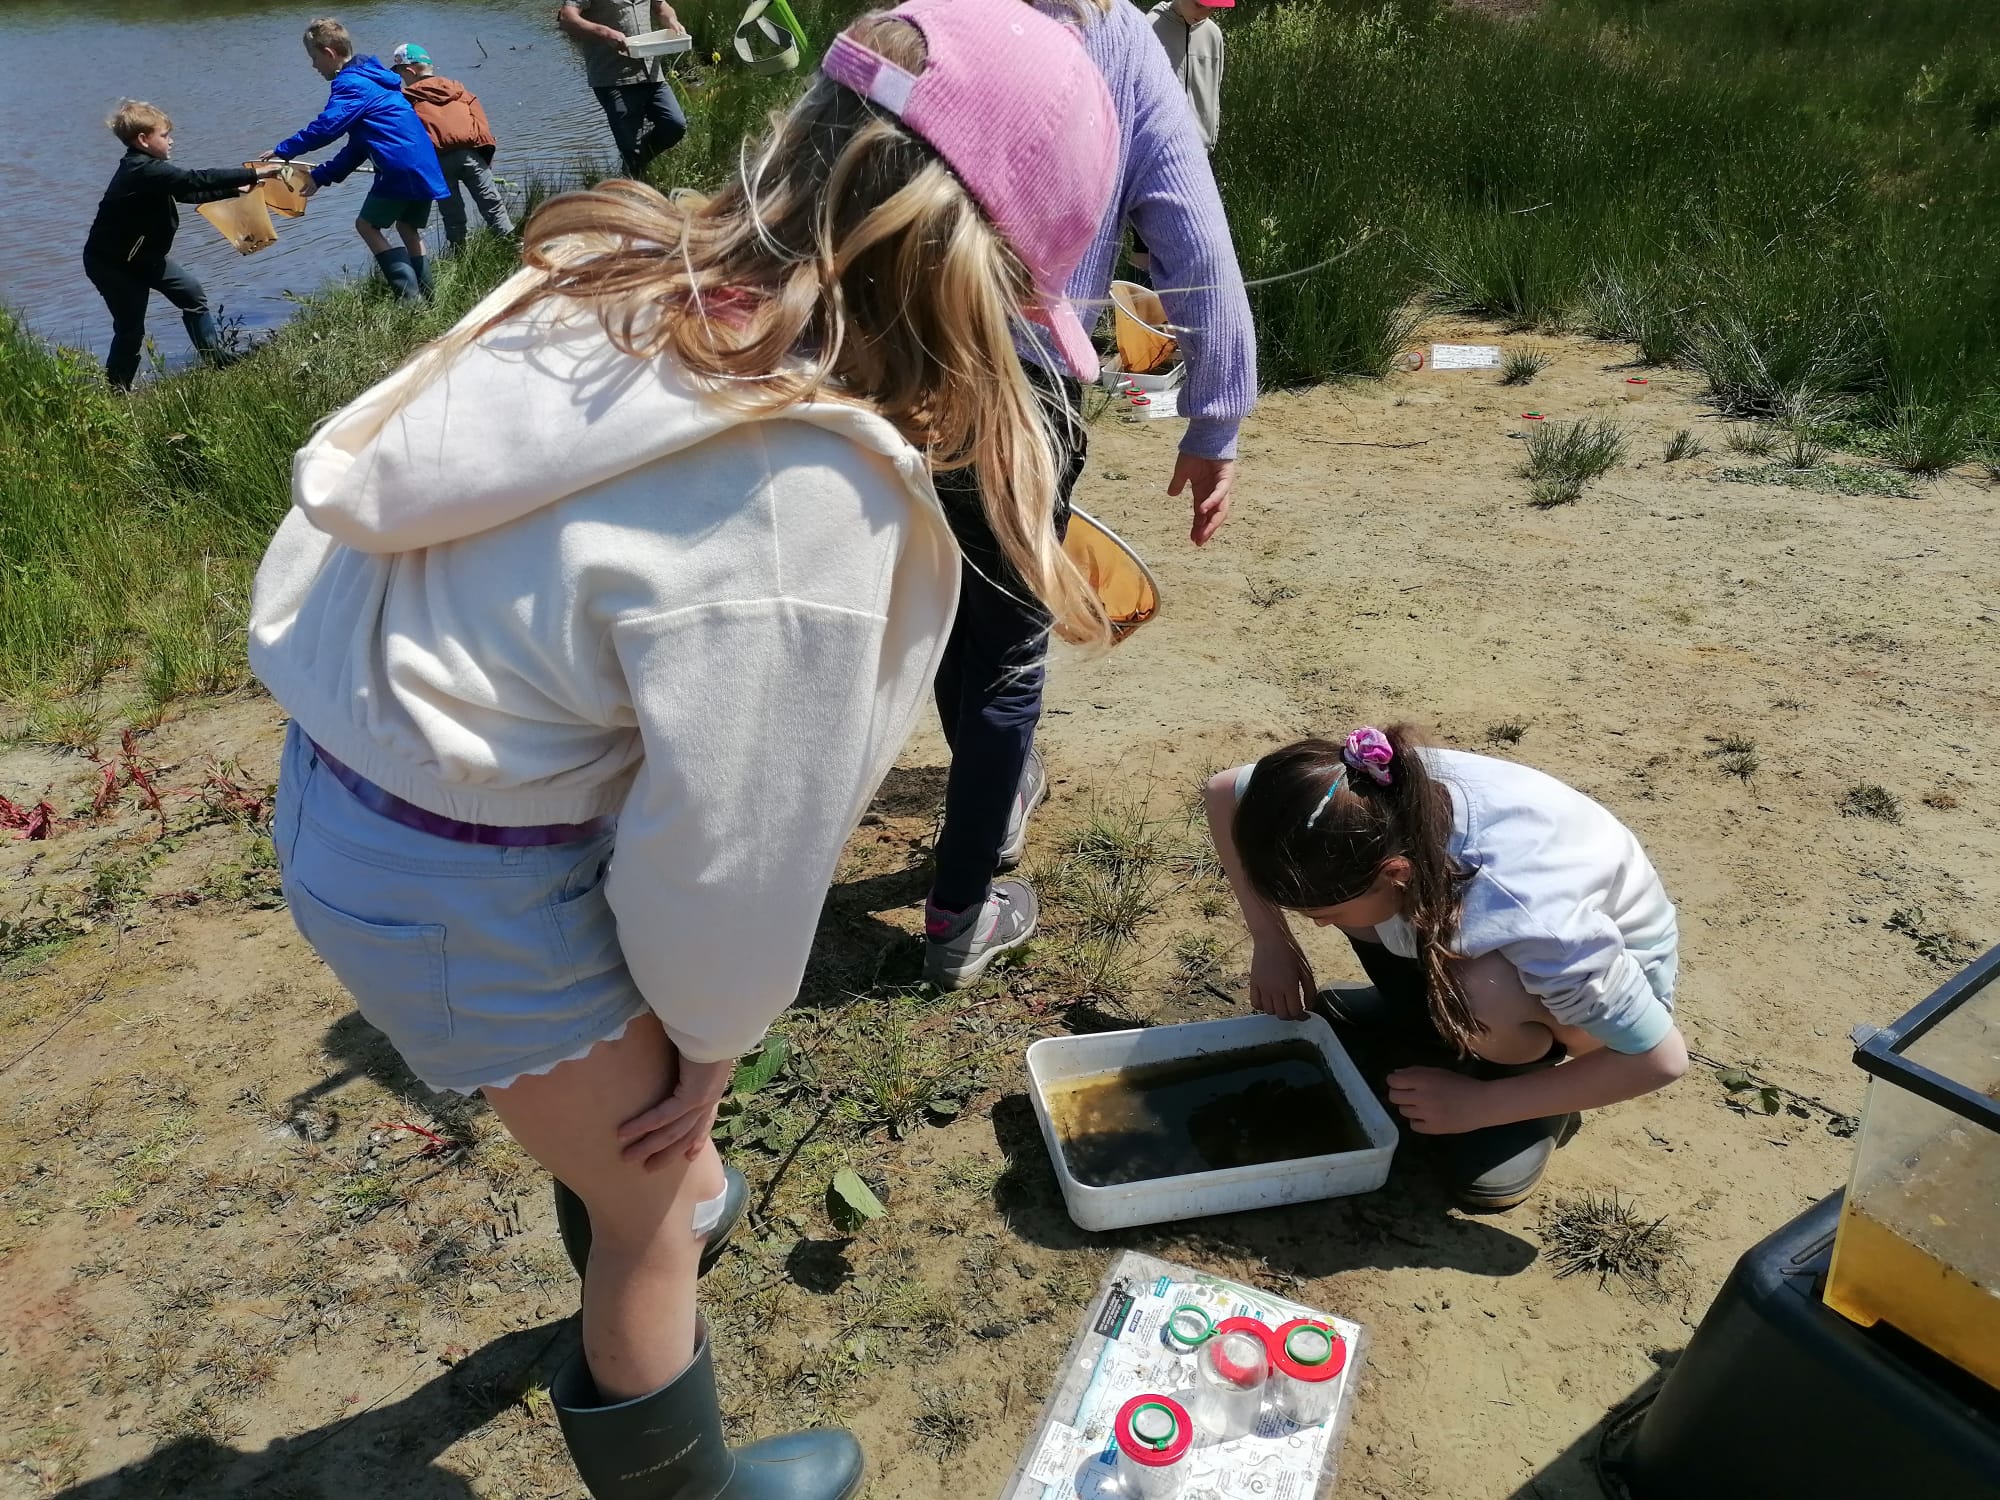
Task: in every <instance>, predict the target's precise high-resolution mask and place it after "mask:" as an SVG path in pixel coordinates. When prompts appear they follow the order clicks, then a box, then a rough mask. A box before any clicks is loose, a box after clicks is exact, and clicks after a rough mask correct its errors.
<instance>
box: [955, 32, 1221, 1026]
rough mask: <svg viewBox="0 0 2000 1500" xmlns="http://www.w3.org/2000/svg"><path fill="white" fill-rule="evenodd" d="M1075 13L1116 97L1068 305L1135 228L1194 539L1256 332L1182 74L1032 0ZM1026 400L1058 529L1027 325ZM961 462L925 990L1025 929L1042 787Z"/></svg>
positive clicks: (1017, 941) (1209, 519)
mask: <svg viewBox="0 0 2000 1500" xmlns="http://www.w3.org/2000/svg"><path fill="white" fill-rule="evenodd" d="M1034 3H1035V5H1036V6H1038V7H1039V6H1043V5H1046V6H1048V7H1049V9H1050V12H1051V13H1052V14H1054V13H1056V12H1057V10H1058V9H1060V11H1061V14H1062V15H1064V16H1065V17H1073V18H1075V20H1076V22H1077V24H1080V25H1081V27H1082V35H1083V48H1084V51H1085V52H1087V53H1089V55H1090V58H1091V61H1092V62H1094V63H1096V64H1097V68H1098V71H1099V72H1101V73H1102V74H1103V75H1104V77H1105V79H1106V81H1107V82H1108V83H1109V84H1110V87H1111V96H1112V99H1113V101H1114V102H1115V104H1116V105H1117V109H1118V127H1119V135H1120V140H1121V144H1120V148H1119V165H1118V175H1119V185H1118V190H1117V192H1116V193H1115V194H1114V196H1113V199H1112V207H1111V212H1110V213H1108V214H1107V215H1106V216H1105V219H1104V221H1103V223H1101V224H1100V225H1099V226H1098V232H1097V237H1096V239H1095V240H1093V241H1092V242H1091V246H1090V249H1089V250H1088V251H1087V252H1086V253H1085V255H1084V257H1083V260H1082V262H1081V263H1080V264H1079V265H1078V266H1077V268H1076V271H1075V273H1074V275H1073V276H1072V277H1071V279H1070V283H1069V300H1070V301H1071V302H1072V303H1074V304H1076V305H1077V306H1079V307H1087V308H1102V307H1104V306H1106V305H1107V301H1108V293H1109V289H1110V285H1111V266H1112V261H1113V258H1114V257H1115V255H1116V254H1117V249H1118V243H1119V240H1120V238H1121V237H1122V235H1123V232H1124V229H1125V226H1126V225H1128V224H1129V225H1131V226H1132V227H1134V228H1136V229H1143V230H1144V231H1145V235H1146V238H1147V239H1148V240H1149V241H1150V242H1151V243H1152V245H1153V247H1154V250H1155V252H1156V258H1157V262H1158V265H1159V267H1160V268H1161V269H1162V271H1163V275H1164V279H1163V281H1162V290H1161V293H1160V296H1161V300H1162V301H1163V302H1164V303H1165V304H1166V309H1167V315H1168V321H1169V322H1170V323H1172V324H1173V326H1174V327H1175V328H1176V329H1177V330H1179V337H1180V342H1181V347H1182V350H1183V351H1184V353H1185V355H1186V361H1187V382H1186V384H1185V385H1184V386H1183V387H1182V388H1181V390H1180V391H1179V393H1178V395H1179V402H1180V411H1181V414H1182V415H1183V416H1185V417H1187V418H1188V423H1187V430H1186V431H1185V432H1184V433H1183V434H1182V436H1181V441H1180V452H1179V455H1178V457H1177V458H1176V459H1175V462H1174V468H1173V474H1172V477H1171V478H1170V479H1169V480H1168V482H1167V484H1166V486H1165V488H1166V492H1167V493H1168V494H1169V495H1176V496H1178V495H1182V494H1186V495H1187V496H1188V498H1189V500H1190V502H1191V509H1192V525H1191V526H1190V527H1189V530H1188V540H1189V541H1191V542H1193V543H1194V544H1195V545H1196V546H1197V547H1199V546H1204V545H1206V544H1207V542H1208V541H1209V539H1210V538H1211V537H1213V536H1214V535H1215V533H1216V531H1217V530H1218V529H1219V528H1220V527H1221V526H1222V524H1223V522H1224V521H1225V520H1226V519H1227V518H1228V515H1229V505H1230V495H1231V491H1232V489H1233V487H1234V485H1235V482H1236V431H1237V428H1238V426H1239V425H1240V424H1241V423H1242V420H1243V418H1244V417H1245V416H1246V415H1247V414H1248V413H1249V411H1250V408H1251V405H1252V404H1253V403H1254V402H1255V401H1256V398H1257V344H1256V332H1255V329H1254V327H1253V326H1252V324H1251V321H1250V299H1249V297H1248V296H1247V295H1246V294H1245V292H1244V289H1243V274H1242V272H1241V271H1240V270H1238V269H1237V265H1236V251H1235V248H1234V247H1233V246H1232V245H1231V243H1230V239H1229V220H1228V217H1227V216H1226V215H1225V214H1224V212H1223V208H1222V198H1221V195H1220V194H1219V193H1218V192H1217V191H1216V186H1215V175H1214V173H1213V171H1212V170H1211V169H1210V167H1209V162H1208V152H1207V150H1206V149H1205V148H1204V146H1203V144H1202V139H1201V134H1200V131H1199V129H1198V127H1197V124H1196V121H1195V117H1194V114H1193V112H1192V111H1191V110H1189V108H1188V105H1187V98H1186V94H1185V93H1184V91H1183V90H1182V88H1181V84H1180V80H1179V79H1177V78H1176V77H1175V76H1174V73H1173V70H1172V68H1170V67H1169V66H1168V64H1167V55H1166V53H1165V52H1164V51H1162V50H1161V47H1160V44H1159V42H1158V40H1157V39H1156V38H1155V37H1154V35H1153V33H1152V29H1151V27H1149V26H1148V25H1147V23H1146V17H1145V15H1144V14H1143V13H1142V12H1141V11H1140V10H1139V9H1138V7H1137V6H1134V5H1129V4H1127V3H1126V0H1075V4H1074V5H1073V6H1070V5H1064V4H1062V0H1034ZM1020 352H1021V353H1022V355H1023V356H1024V359H1025V361H1026V363H1027V366H1028V369H1029V376H1030V379H1031V380H1033V382H1034V384H1035V386H1036V389H1037V394H1038V397H1039V399H1040V401H1041V403H1042V407H1043V413H1044V423H1045V426H1046V427H1047V429H1048V434H1049V440H1050V446H1051V448H1052V449H1053V451H1054V454H1055V458H1056V472H1057V476H1058V481H1059V483H1058V489H1057V494H1056V496H1055V504H1054V506H1053V507H1051V510H1052V514H1051V517H1050V521H1051V526H1052V529H1053V533H1054V535H1055V536H1056V537H1057V538H1060V537H1061V536H1062V535H1063V533H1064V532H1065V530H1066V529H1067V527H1068V524H1069V502H1070V491H1071V489H1072V488H1073V487H1074V485H1075V484H1076V481H1077V479H1078V477H1079V476H1080V475H1081V474H1082V472H1083V466H1084V461H1085V457H1086V453H1085V449H1086V447H1087V432H1086V429H1085V428H1084V426H1083V424H1082V423H1081V422H1080V421H1078V420H1077V419H1076V416H1075V413H1076V412H1077V410H1078V407H1079V403H1080V401H1081V396H1082V393H1081V389H1080V388H1079V387H1078V386H1076V385H1075V384H1073V383H1069V384H1066V377H1064V376H1062V375H1061V374H1060V373H1058V372H1052V371H1051V370H1050V367H1049V354H1048V352H1047V350H1046V349H1043V348H1042V347H1040V345H1039V343H1037V342H1034V341H1028V342H1024V343H1023V344H1022V345H1021V346H1020ZM982 483H983V478H982V476H981V475H980V474H979V472H978V471H977V469H976V468H974V467H966V468H961V469H955V470H947V471H946V472H944V473H941V474H939V475H938V483H937V490H938V499H939V500H940V501H941V502H942V503H943V505H944V511H945V516H946V518H947V519H948V520H949V521H950V522H951V523H952V529H953V531H954V532H955V533H956V534H957V536H958V541H959V546H960V548H961V549H962V550H963V552H964V556H965V576H964V582H963V585H962V588H961V590H960V593H959V603H958V615H957V618H956V620H955V621H954V623H953V625H952V634H951V640H950V642H949V644H948V645H947V646H946V647H945V654H944V659H943V661H942V662H941V663H940V664H939V667H938V671H937V679H936V680H937V708H938V717H939V719H940V720H941V722H942V723H943V726H944V735H945V740H946V741H947V743H949V744H950V746H951V774H950V776H949V777H948V778H947V780H946V783H945V795H944V821H943V823H942V824H941V825H940V827H939V830H938V838H937V849H936V867H937V868H936V875H935V877H934V878H933V880H932V883H931V890H930V895H929V897H928V898H927V899H926V900H925V902H924V978H925V979H926V980H927V981H928V982H929V983H931V984H932V985H934V986H936V987H937V988H938V989H940V990H955V989H959V988H961V987H963V986H965V985H968V984H972V983H975V982H976V981H978V979H979V978H980V977H981V976H982V975H984V974H985V973H986V971H987V969H988V968H989V967H990V966H991V964H992V963H993V961H994V960H995V959H996V958H998V957H1000V955H1002V954H1003V953H1007V952H1010V951H1011V950H1013V949H1016V948H1019V947H1020V946H1021V945H1022V944H1024V943H1026V942H1027V941H1028V940H1029V939H1030V938H1032V937H1033V936H1034V933H1035V926H1036V923H1037V922H1038V921H1039V919H1040V917H1039V914H1040V906H1039V904H1038V902H1037V901H1036V898H1035V892H1034V889H1033V888H1032V887H1031V886H1030V885H1029V884H1028V883H1027V882H1026V881H1025V880H1020V879H1013V878H1009V879H1004V880H1003V879H996V878H995V877H996V876H999V875H1002V874H1004V873H1005V872H1006V871H1009V870H1011V869H1013V868H1015V866H1016V865H1018V864H1019V863H1020V861H1021V859H1022V857H1023V855H1024V853H1025V851H1026V848H1027V839H1028V819H1029V815H1030V814H1032V813H1033V812H1034V810H1035V808H1036V807H1037V806H1038V805H1039V804H1040V803H1041V801H1042V800H1043V798H1044V797H1046V796H1047V795H1048V787H1049V781H1048V773H1047V772H1046V770H1045V769H1044V768H1043V766H1042V758H1041V756H1040V755H1039V754H1038V753H1037V752H1036V750H1035V728H1036V726H1037V724H1039V723H1040V721H1041V716H1042V686H1043V676H1044V673H1043V658H1044V656H1045V655H1046V648H1047V641H1048V634H1049V623H1050V622H1049V618H1048V614H1047V612H1046V611H1045V610H1042V609H1041V608H1039V607H1038V606H1037V605H1036V604H1035V603H1034V596H1033V593H1032V591H1031V590H1026V589H1024V588H1023V587H1022V586H1021V584H1020V582H1019V581H1018V580H1017V579H1016V578H1015V577H1014V576H1013V575H1012V574H1011V573H1009V572H1008V571H1006V570H1005V569H1003V568H1001V567H999V566H998V565H997V561H996V558H995V548H996V543H995V540H994V538H993V536H992V534H991V528H990V527H988V526H987V525H986V524H985V522H984V520H983V518H982V507H981V505H980V504H979V500H978V497H979V494H980V491H981V487H982Z"/></svg>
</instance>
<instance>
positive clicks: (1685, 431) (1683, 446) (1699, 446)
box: [1660, 427, 1708, 464]
mask: <svg viewBox="0 0 2000 1500" xmlns="http://www.w3.org/2000/svg"><path fill="white" fill-rule="evenodd" d="M1706 452H1708V446H1707V444H1705V443H1703V442H1702V441H1701V439H1700V438H1698V437H1696V436H1695V435H1694V433H1693V431H1692V430H1690V429H1689V428H1686V427H1683V428H1682V429H1681V430H1680V431H1679V432H1676V433H1675V434H1674V435H1673V436H1672V437H1670V438H1668V439H1667V448H1666V452H1664V453H1662V454H1661V455H1660V458H1661V460H1662V461H1663V462H1665V463H1670V464H1677V463H1679V462H1680V461H1681V460H1682V459H1684V458H1700V457H1701V456H1702V455H1703V454H1704V453H1706Z"/></svg>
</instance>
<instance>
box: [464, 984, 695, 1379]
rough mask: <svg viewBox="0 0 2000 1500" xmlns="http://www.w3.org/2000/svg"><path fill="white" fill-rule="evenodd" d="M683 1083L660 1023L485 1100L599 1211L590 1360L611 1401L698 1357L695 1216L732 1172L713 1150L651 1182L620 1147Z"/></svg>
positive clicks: (586, 1299) (590, 1296)
mask: <svg viewBox="0 0 2000 1500" xmlns="http://www.w3.org/2000/svg"><path fill="white" fill-rule="evenodd" d="M677 1071H678V1060H677V1059H676V1057H675V1055H674V1049H673V1044H672V1043H670V1042H669V1041H668V1040H667V1038H666V1033H665V1032H663V1031H662V1030H661V1029H660V1023H659V1021H658V1020H657V1019H656V1018H655V1017H654V1016H653V1015H652V1014H651V1013H650V1012H649V1013H646V1014H643V1015H641V1016H639V1017H638V1018H637V1019H635V1020H634V1021H633V1022H632V1024H631V1025H630V1026H629V1027H627V1028H626V1031H625V1035H624V1036H622V1037H620V1038H619V1039H618V1040H617V1041H615V1042H602V1043H600V1044H599V1045H597V1046H596V1047H594V1048H592V1049H591V1051H590V1054H589V1055H588V1056H586V1057H582V1058H578V1059H577V1060H575V1061H574V1062H566V1063H563V1064H561V1065H560V1066H559V1067H557V1068H555V1069H554V1070H553V1071H551V1072H548V1073H544V1074H539V1075H531V1076H529V1077H526V1078H522V1079H520V1080H519V1081H518V1082H516V1083H513V1084H510V1085H509V1086H508V1087H506V1088H504V1089H487V1090H486V1091H485V1093H486V1101H487V1103H489V1104H490V1105H492V1106H493V1111H494V1113H495V1114H497V1115H499V1116H500V1119H501V1121H502V1122H503V1123H504V1124H505V1125H506V1126H507V1128H508V1130H510V1131H511V1132H513V1135H514V1138H515V1139H516V1140H517V1141H519V1142H520V1143H521V1144H522V1145H523V1146H524V1147H526V1148H527V1150H528V1153H529V1154H530V1155H531V1156H533V1157H534V1158H535V1160H537V1161H538V1162H540V1163H541V1164H542V1165H543V1166H544V1167H546V1168H548V1170H549V1171H551V1172H553V1173H554V1174H555V1175H556V1176H558V1177H560V1178H561V1179H562V1180H563V1181H564V1182H566V1183H568V1184H569V1186H570V1187H571V1188H572V1189H573V1190H574V1191H575V1192H576V1194H577V1196H578V1197H580V1198H582V1199H583V1201H584V1204H585V1206H586V1207H587V1208H588V1209H589V1210H590V1224H591V1231H592V1240H591V1247H590V1274H589V1276H588V1277H587V1279H586V1280H585V1281H584V1291H583V1348H584V1357H585V1358H586V1359H587V1360H588V1361H589V1363H590V1373H591V1376H592V1378H593V1379H594V1380H595V1381H596V1383H597V1388H598V1392H599V1394H600V1395H601V1396H602V1397H603V1398H604V1399H605V1400H607V1401H619V1400H627V1399H630V1398H632V1397H634V1396H642V1395H645V1394H646V1393H647V1392H649V1391H656V1390H658V1389H659V1388H660V1387H662V1386H664V1385H666V1384H667V1383H668V1382H670V1381H671V1380H673V1378H674V1377H675V1376H676V1375H678V1374H680V1372H681V1371H682V1370H683V1369H685V1368H686V1367H687V1364H688V1361H689V1360H691V1359H692V1358H693V1357H694V1341H695V1308H694V1292H695V1263H696V1261H697V1259H698V1258H699V1256H700V1253H701V1245H700V1243H699V1242H698V1241H697V1240H696V1239H695V1237H694V1228H693V1222H694V1206H695V1204H696V1203H697V1202H699V1201H700V1200H701V1199H703V1198H705V1197H712V1196H713V1195H714V1194H715V1193H717V1192H720V1191H721V1187H722V1163H721V1161H720V1159H718V1158H717V1156H716V1155H715V1150H714V1148H713V1146H710V1147H707V1148H705V1149H704V1150H703V1151H702V1153H701V1154H700V1155H699V1156H697V1157H696V1159H695V1160H694V1161H688V1160H687V1159H685V1158H684V1157H682V1156H680V1155H678V1154H676V1155H674V1156H673V1157H672V1158H671V1159H670V1160H669V1161H668V1163H667V1164H666V1165H665V1166H664V1167H663V1168H662V1169H661V1170H659V1171H656V1172H649V1171H647V1170H646V1169H645V1168H644V1167H642V1166H640V1165H639V1164H638V1163H636V1162H628V1161H625V1160H624V1159H623V1158H622V1157H621V1156H620V1155H619V1144H618V1139H617V1130H618V1127H619V1125H620V1124H622V1123H623V1122H624V1121H626V1120H627V1119H630V1118H631V1117H632V1116H633V1115H636V1114H638V1113H639V1112H640V1111H641V1110H644V1109H646V1108H647V1107H648V1106H650V1105H653V1104H657V1103H658V1102H659V1101H660V1100H662V1099H664V1098H665V1097H666V1096H667V1094H669V1093H670V1092H671V1091H672V1089H673V1085H674V1077H675V1074H676V1072H677Z"/></svg>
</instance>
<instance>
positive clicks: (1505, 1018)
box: [1457, 953, 1602, 1066]
mask: <svg viewBox="0 0 2000 1500" xmlns="http://www.w3.org/2000/svg"><path fill="white" fill-rule="evenodd" d="M1457 969H1458V977H1459V981H1460V982H1461V983H1462V984H1463V985H1464V986H1465V998H1466V1001H1467V1003H1468V1004H1470V1005H1471V1007H1472V1013H1473V1015H1475V1016H1477V1017H1478V1018H1479V1019H1480V1020H1482V1021H1484V1022H1485V1023H1486V1028H1487V1029H1486V1030H1485V1031H1483V1032H1481V1033H1480V1034H1479V1035H1478V1036H1476V1037H1475V1038H1473V1042H1472V1050H1473V1051H1474V1052H1475V1053H1476V1054H1477V1055H1478V1056H1480V1057H1483V1058H1485V1059H1486V1061H1488V1062H1492V1063H1501V1064H1504V1065H1508V1066H1520V1065H1522V1064H1526V1063H1536V1062H1540V1061H1541V1060H1542V1059H1543V1058H1544V1057H1546V1056H1547V1055H1548V1052H1549V1044H1550V1042H1552V1041H1557V1042H1561V1043H1562V1044H1563V1047H1564V1049H1565V1050H1566V1051H1567V1052H1568V1053H1569V1055H1570V1056H1572V1057H1574V1056H1576V1055H1577V1054H1579V1053H1582V1052H1591V1051H1595V1050H1596V1049H1597V1048H1598V1047H1599V1046H1601V1045H1602V1043H1600V1042H1598V1041H1597V1040H1596V1039H1595V1038H1594V1037H1592V1036H1591V1035H1590V1034H1589V1033H1588V1032H1583V1031H1578V1030H1577V1029H1576V1028H1575V1027H1572V1026H1564V1025H1562V1024H1560V1023H1559V1022H1558V1021H1557V1020H1556V1018H1555V1017H1554V1016H1552V1015H1550V1014H1549V1012H1548V1009H1547V1007H1545V1006H1544V1005H1543V1004H1542V1000H1541V997H1540V996H1539V995H1536V994H1534V993H1533V992H1531V991H1530V990H1529V989H1528V987H1527V986H1526V985H1524V984H1522V983H1521V971H1520V970H1519V969H1516V968H1515V967H1514V966H1513V965H1512V964H1510V963H1509V962H1507V960H1506V959H1505V958H1504V957H1503V956H1502V955H1500V954H1498V953H1487V954H1483V955H1482V956H1480V957H1478V958H1469V959H1464V960H1462V961H1460V962H1459V963H1458V965H1457Z"/></svg>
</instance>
